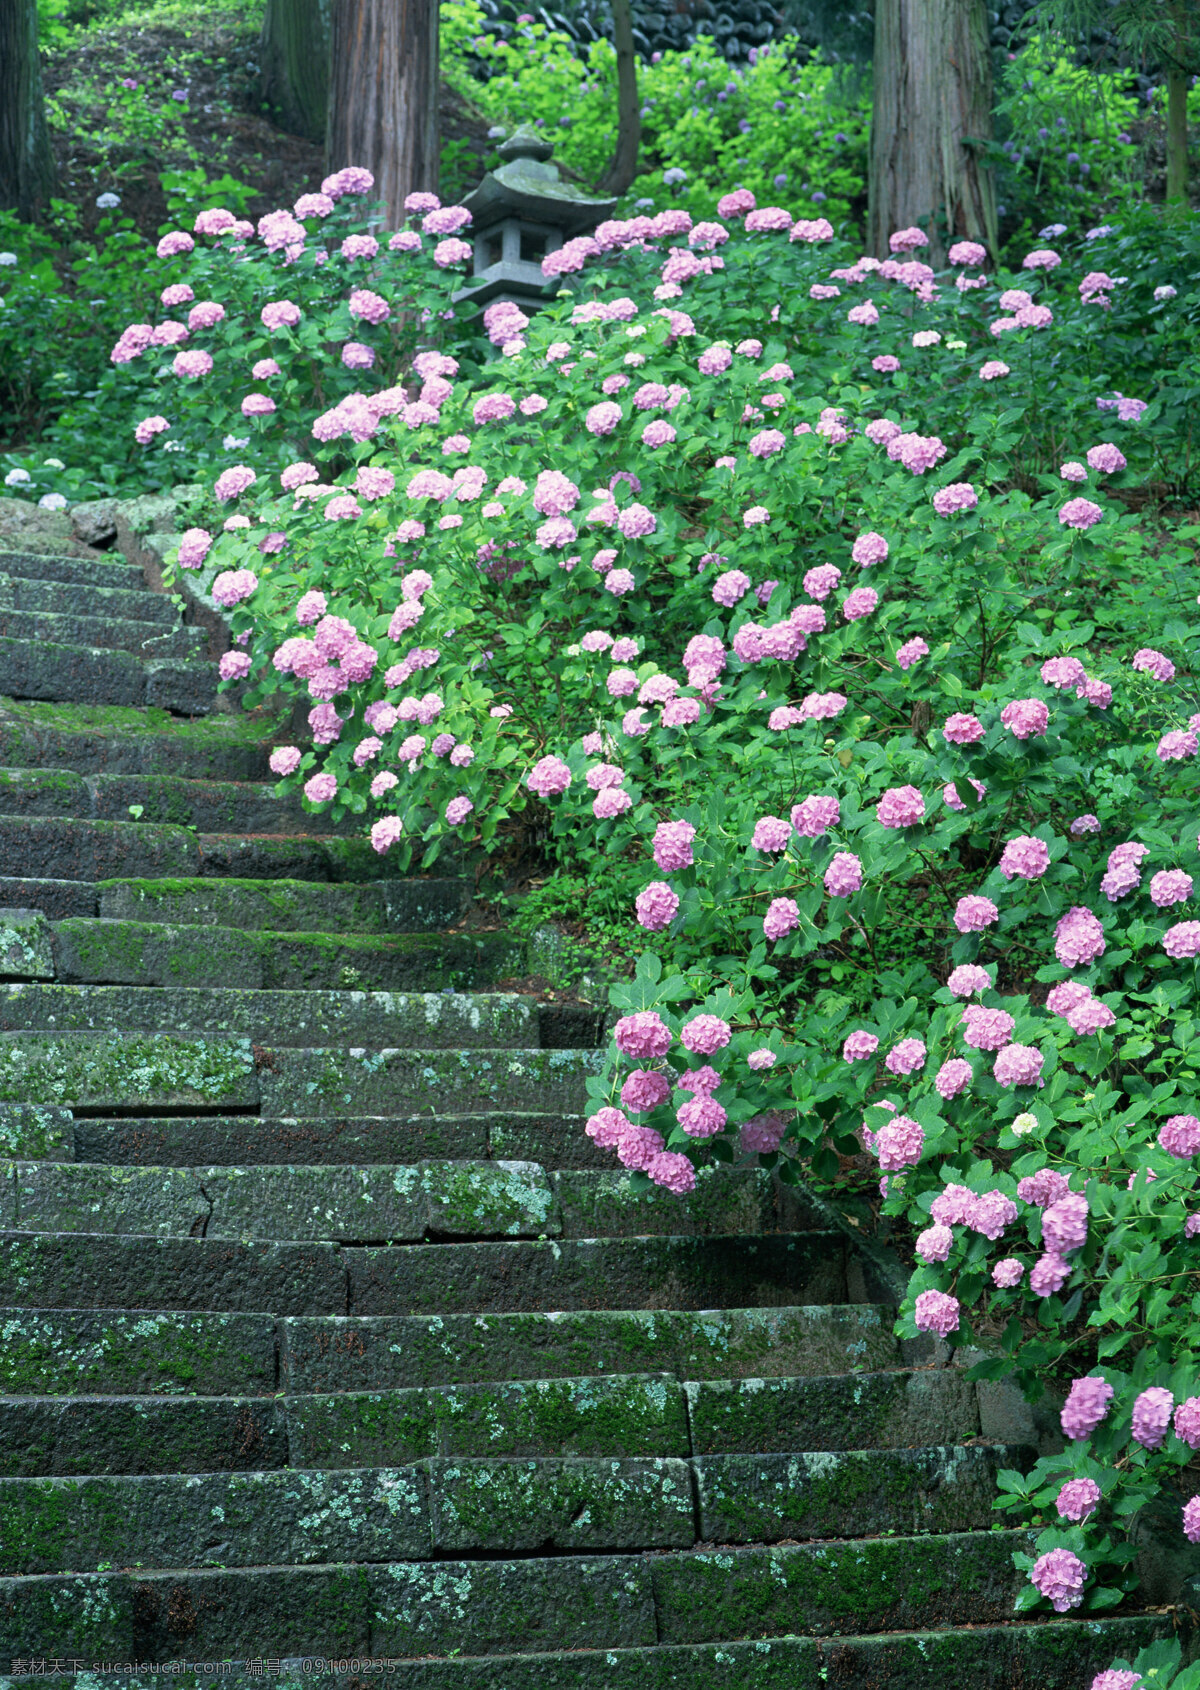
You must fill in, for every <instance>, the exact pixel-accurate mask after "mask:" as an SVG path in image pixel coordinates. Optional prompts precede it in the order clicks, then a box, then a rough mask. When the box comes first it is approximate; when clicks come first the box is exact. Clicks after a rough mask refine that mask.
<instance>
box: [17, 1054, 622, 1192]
mask: <svg viewBox="0 0 1200 1690" xmlns="http://www.w3.org/2000/svg"><path fill="white" fill-rule="evenodd" d="M425 1042H426V1044H428V1043H429V1041H428V1040H426V1041H425ZM48 1113H50V1112H48V1111H47V1110H45V1109H36V1108H35V1110H34V1111H31V1112H29V1113H27V1114H22V1115H21V1116H20V1117H19V1118H17V1117H16V1114H15V1111H14V1110H13V1109H12V1108H11V1107H10V1108H9V1109H7V1110H6V1109H4V1108H2V1107H0V1153H7V1154H8V1155H10V1156H20V1157H24V1158H44V1159H46V1160H49V1161H59V1162H63V1161H76V1162H110V1163H113V1164H116V1165H118V1166H128V1165H130V1164H133V1165H140V1166H148V1165H150V1164H161V1163H164V1162H168V1163H170V1164H171V1166H172V1167H196V1166H201V1165H202V1166H205V1167H228V1166H242V1165H244V1164H246V1163H248V1162H258V1163H264V1164H271V1165H273V1164H276V1163H280V1162H286V1163H288V1164H289V1165H301V1164H305V1163H309V1162H323V1163H326V1164H328V1165H342V1164H345V1163H358V1164H362V1163H374V1162H419V1161H423V1160H425V1159H426V1158H428V1157H448V1158H451V1159H453V1160H468V1161H483V1160H485V1159H489V1160H495V1161H508V1162H543V1163H546V1164H549V1165H550V1166H553V1167H556V1168H563V1167H585V1168H597V1169H600V1168H607V1167H608V1166H609V1162H610V1158H609V1156H608V1155H606V1154H605V1153H604V1152H602V1151H598V1150H597V1149H596V1148H595V1146H594V1145H593V1144H592V1141H591V1139H590V1138H588V1137H587V1136H586V1135H585V1133H584V1130H583V1128H584V1121H585V1117H584V1116H583V1115H566V1114H562V1115H537V1114H531V1113H526V1114H519V1115H517V1114H500V1113H496V1114H491V1115H418V1116H403V1115H349V1116H348V1115H317V1116H310V1117H306V1118H303V1119H302V1118H300V1117H298V1116H291V1117H281V1118H278V1119H272V1118H271V1117H270V1116H266V1115H192V1116H188V1115H170V1116H142V1115H139V1116H135V1117H127V1118H125V1119H117V1120H110V1119H107V1118H103V1117H102V1118H98V1119H89V1118H88V1117H86V1116H77V1117H74V1118H72V1115H71V1111H70V1110H69V1109H65V1110H61V1111H54V1112H53V1113H54V1116H55V1120H54V1125H53V1130H51V1131H47V1126H48V1122H47V1120H46V1116H47V1114H48Z"/></svg>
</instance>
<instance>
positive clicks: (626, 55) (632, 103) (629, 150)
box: [598, 0, 642, 194]
mask: <svg viewBox="0 0 1200 1690" xmlns="http://www.w3.org/2000/svg"><path fill="white" fill-rule="evenodd" d="M612 14H613V45H614V47H615V48H616V50H617V150H616V152H615V153H614V154H613V157H612V163H611V164H610V165H609V167H608V169H607V170H606V171H605V173H604V175H603V177H602V178H601V180H600V182H599V184H598V191H599V192H601V193H605V194H623V193H625V192H626V190H627V189H628V187H629V185H630V183H631V182H632V181H633V179H634V177H635V176H636V175H637V169H638V147H639V145H640V143H641V139H642V108H641V106H640V104H639V102H638V90H637V54H636V53H635V52H634V49H633V7H632V6H631V5H630V0H612Z"/></svg>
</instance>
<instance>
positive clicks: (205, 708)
mask: <svg viewBox="0 0 1200 1690" xmlns="http://www.w3.org/2000/svg"><path fill="white" fill-rule="evenodd" d="M0 694H2V695H4V696H8V697H12V698H16V699H49V700H54V701H56V702H57V701H59V700H69V701H71V702H73V703H77V704H150V705H156V706H157V707H158V708H160V709H162V710H170V711H171V712H172V713H173V714H174V715H177V716H205V715H207V714H208V713H209V712H210V711H211V710H215V709H216V708H217V667H216V664H215V663H199V662H195V663H192V662H187V661H185V660H184V659H182V658H172V657H163V658H153V659H151V658H146V659H143V658H141V657H135V656H134V655H133V653H132V652H128V651H103V650H99V649H96V648H93V647H91V646H82V645H78V646H77V645H53V644H47V643H43V642H35V641H33V640H13V639H0Z"/></svg>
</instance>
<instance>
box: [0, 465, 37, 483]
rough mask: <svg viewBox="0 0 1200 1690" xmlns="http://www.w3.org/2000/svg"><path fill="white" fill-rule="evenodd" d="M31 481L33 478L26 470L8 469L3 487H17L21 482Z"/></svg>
mask: <svg viewBox="0 0 1200 1690" xmlns="http://www.w3.org/2000/svg"><path fill="white" fill-rule="evenodd" d="M32 480H33V477H32V476H31V475H30V473H29V471H28V470H27V469H10V470H9V472H8V474H7V475H6V476H5V477H4V485H5V486H6V487H19V486H20V485H21V484H22V482H25V481H32Z"/></svg>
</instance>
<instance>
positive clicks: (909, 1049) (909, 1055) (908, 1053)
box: [883, 1039, 925, 1075]
mask: <svg viewBox="0 0 1200 1690" xmlns="http://www.w3.org/2000/svg"><path fill="white" fill-rule="evenodd" d="M883 1065H884V1067H885V1068H886V1069H887V1071H888V1073H889V1074H900V1075H904V1074H915V1073H916V1072H917V1070H918V1069H919V1068H923V1067H924V1066H925V1046H924V1045H923V1044H922V1042H921V1040H920V1039H901V1040H900V1042H899V1043H898V1044H895V1045H893V1046H892V1048H891V1050H889V1051H888V1053H887V1055H886V1056H885V1057H884V1060H883Z"/></svg>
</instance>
